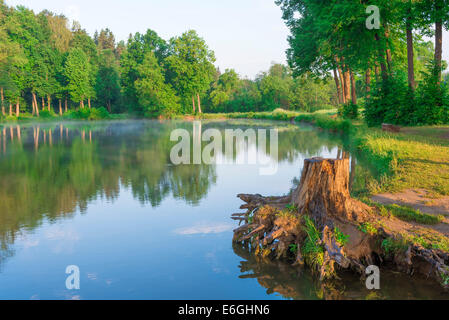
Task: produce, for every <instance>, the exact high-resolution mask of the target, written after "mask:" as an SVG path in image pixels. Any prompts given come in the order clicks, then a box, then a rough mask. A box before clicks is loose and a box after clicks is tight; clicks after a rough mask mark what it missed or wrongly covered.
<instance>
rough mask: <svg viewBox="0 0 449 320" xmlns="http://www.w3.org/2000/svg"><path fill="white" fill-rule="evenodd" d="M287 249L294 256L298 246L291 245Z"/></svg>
mask: <svg viewBox="0 0 449 320" xmlns="http://www.w3.org/2000/svg"><path fill="white" fill-rule="evenodd" d="M288 248H289V250H290V252H291V253H292V254H294V255H297V254H298V245H297V244H291V245H290V246H289V247H288Z"/></svg>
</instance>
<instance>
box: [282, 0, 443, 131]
mask: <svg viewBox="0 0 449 320" xmlns="http://www.w3.org/2000/svg"><path fill="white" fill-rule="evenodd" d="M276 3H277V4H278V5H279V6H280V7H281V8H282V11H283V18H284V20H285V22H286V24H287V26H288V27H289V29H290V31H291V36H290V37H289V43H290V48H289V49H288V50H287V55H288V60H289V65H290V67H291V69H292V70H293V73H294V74H295V75H297V76H301V75H306V74H311V73H312V74H314V75H316V76H323V75H327V74H332V75H333V76H334V80H335V83H336V87H337V90H338V97H339V103H341V104H343V105H345V106H344V107H342V108H341V113H342V114H343V115H347V116H350V117H356V116H357V115H358V105H363V106H364V108H365V111H364V116H365V120H366V121H367V123H368V124H370V125H378V124H380V123H382V122H389V123H395V124H405V125H420V124H442V123H449V90H448V84H447V81H446V80H447V75H444V77H443V75H442V71H443V70H444V69H445V68H446V62H445V61H443V60H442V52H443V46H442V43H443V30H444V29H445V30H447V29H448V28H449V19H448V17H449V1H447V0H376V1H371V0H361V1H360V0H335V1H316V0H276ZM424 36H427V37H434V38H435V41H434V43H435V45H434V44H433V43H432V42H431V41H424V40H423V39H424V38H423V37H424ZM443 79H444V80H443ZM360 97H362V98H363V100H364V101H360V99H359V98H360Z"/></svg>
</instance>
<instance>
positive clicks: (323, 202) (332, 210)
mask: <svg viewBox="0 0 449 320" xmlns="http://www.w3.org/2000/svg"><path fill="white" fill-rule="evenodd" d="M292 202H293V203H294V204H296V205H297V207H298V211H299V212H300V213H302V214H304V213H307V214H309V215H311V216H312V217H314V220H315V221H316V222H317V223H318V224H319V225H322V226H324V225H325V224H326V223H327V222H329V220H330V219H332V218H339V219H343V220H349V221H359V222H362V221H365V220H366V216H367V214H368V212H369V211H370V210H369V208H368V206H366V205H364V204H363V203H361V202H359V201H357V200H355V199H352V198H351V197H350V194H349V158H345V159H323V158H312V159H306V160H305V161H304V169H303V172H302V176H301V181H300V183H299V187H298V188H297V189H296V190H295V191H294V192H293V194H292Z"/></svg>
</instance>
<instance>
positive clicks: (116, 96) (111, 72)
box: [95, 49, 121, 113]
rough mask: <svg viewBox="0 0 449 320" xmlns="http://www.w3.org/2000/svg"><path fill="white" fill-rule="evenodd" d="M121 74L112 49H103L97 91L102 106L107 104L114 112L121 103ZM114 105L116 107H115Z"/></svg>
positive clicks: (109, 109) (96, 85)
mask: <svg viewBox="0 0 449 320" xmlns="http://www.w3.org/2000/svg"><path fill="white" fill-rule="evenodd" d="M120 90H121V89H120V74H119V66H118V64H117V61H116V56H115V54H114V52H113V51H112V50H111V49H107V50H103V51H102V52H101V53H100V56H99V66H98V72H97V80H96V84H95V92H96V97H97V102H98V103H99V105H100V106H106V107H107V109H108V111H109V112H110V113H112V111H113V109H114V111H116V110H117V109H118V107H119V106H118V104H119V103H120V98H121V95H120ZM113 107H114V108H113Z"/></svg>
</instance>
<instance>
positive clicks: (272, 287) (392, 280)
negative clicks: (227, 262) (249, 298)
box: [233, 244, 449, 300]
mask: <svg viewBox="0 0 449 320" xmlns="http://www.w3.org/2000/svg"><path fill="white" fill-rule="evenodd" d="M233 249H234V252H235V254H236V255H238V256H239V257H241V258H242V259H243V261H241V262H240V265H239V269H240V273H241V275H240V276H239V278H241V279H257V282H258V283H259V284H260V285H261V286H262V287H264V288H265V289H266V292H267V294H268V295H273V294H274V295H280V296H281V297H283V298H285V299H293V300H318V299H320V300H321V299H323V300H384V299H388V300H398V299H400V300H402V299H424V300H425V299H429V300H430V299H432V300H437V299H449V297H448V295H447V293H445V292H444V291H443V289H441V288H439V287H438V285H436V284H434V283H432V282H430V281H428V280H427V279H424V278H417V277H409V276H406V275H404V274H401V273H395V272H391V271H387V270H382V273H381V290H379V291H377V290H367V289H366V286H365V282H364V281H363V280H362V279H360V280H358V279H357V276H355V275H354V274H353V273H351V272H347V271H340V273H339V276H340V279H339V280H337V281H335V282H328V283H322V282H320V281H318V280H317V279H318V278H317V277H316V276H313V275H312V274H311V273H310V271H309V270H308V269H304V270H302V269H300V268H299V267H294V266H292V265H290V264H288V263H286V262H283V261H279V260H274V261H273V260H269V259H265V258H262V257H260V256H255V255H254V254H253V253H252V252H250V250H249V248H247V247H245V246H242V245H241V244H233Z"/></svg>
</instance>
